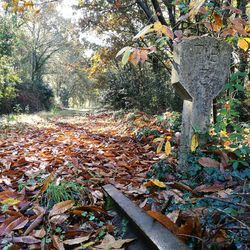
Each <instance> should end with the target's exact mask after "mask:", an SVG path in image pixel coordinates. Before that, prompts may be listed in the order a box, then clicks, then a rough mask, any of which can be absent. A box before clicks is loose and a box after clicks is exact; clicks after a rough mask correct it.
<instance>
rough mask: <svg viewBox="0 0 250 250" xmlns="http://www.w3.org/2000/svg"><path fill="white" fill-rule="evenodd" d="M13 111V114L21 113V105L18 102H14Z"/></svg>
mask: <svg viewBox="0 0 250 250" xmlns="http://www.w3.org/2000/svg"><path fill="white" fill-rule="evenodd" d="M13 111H14V113H15V114H17V115H19V114H21V113H22V111H23V109H22V107H21V105H20V104H16V105H15V106H14V107H13Z"/></svg>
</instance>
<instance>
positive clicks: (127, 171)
mask: <svg viewBox="0 0 250 250" xmlns="http://www.w3.org/2000/svg"><path fill="white" fill-rule="evenodd" d="M145 124H147V125H148V126H150V127H152V129H154V130H155V131H156V130H157V129H158V131H159V133H160V134H164V135H167V136H169V138H170V136H172V137H173V136H174V135H173V132H171V131H169V130H165V131H163V130H161V128H160V127H159V126H157V125H156V124H155V119H153V118H152V119H151V118H149V117H148V116H146V115H144V114H143V113H138V114H137V115H136V116H135V117H134V118H133V120H132V122H131V121H130V119H128V118H126V119H123V120H122V119H114V116H113V115H112V114H109V113H100V114H91V113H88V112H80V113H79V112H76V111H62V112H59V113H57V114H49V113H40V114H37V115H20V116H17V117H6V118H5V122H4V121H2V123H1V127H0V169H1V173H0V174H1V175H0V203H1V213H0V223H1V224H0V239H1V241H0V244H1V249H60V250H61V249H122V248H123V247H124V245H125V244H126V243H129V242H130V241H131V240H130V239H122V236H123V231H124V228H116V227H115V226H114V224H113V222H112V214H109V212H107V211H106V210H105V204H104V203H105V198H104V194H103V190H102V186H103V185H105V184H113V185H114V186H115V187H116V188H118V189H119V190H121V191H122V192H123V193H124V194H125V195H126V196H128V197H129V198H130V199H131V200H133V201H134V202H136V203H137V204H138V206H140V207H141V208H143V209H144V210H145V211H147V213H148V214H149V215H150V216H152V217H154V218H155V219H156V220H158V221H160V222H161V223H162V224H163V225H164V226H166V227H167V228H168V229H169V230H170V231H172V232H173V233H174V234H176V235H178V236H179V237H182V240H187V239H188V240H189V241H190V239H191V241H190V242H189V244H190V246H192V244H196V246H199V244H200V245H205V244H206V242H207V243H211V242H212V243H216V244H222V245H223V246H229V245H230V244H231V243H232V241H233V239H232V240H231V241H228V240H227V239H228V230H230V232H231V234H230V235H231V236H232V235H233V236H232V237H236V236H237V237H239V236H242V237H245V235H247V233H249V225H248V222H249V221H248V220H249V217H248V216H249V213H250V211H249V208H250V204H249V191H248V190H249V183H247V179H244V178H240V180H238V181H236V180H235V179H234V178H233V177H232V176H230V175H227V176H226V177H225V176H224V175H225V172H226V173H227V171H226V170H224V169H223V164H222V163H223V161H224V165H225V166H228V163H225V161H227V160H228V159H227V156H226V155H225V154H224V155H223V154H218V155H219V156H218V157H220V158H219V159H218V161H216V160H215V159H210V158H208V157H206V158H205V157H203V159H202V160H201V161H200V165H201V166H206V167H208V168H209V169H210V170H209V171H210V172H209V171H208V172H203V173H200V174H199V175H198V178H199V180H198V179H197V176H195V175H194V176H193V184H192V185H191V184H190V183H189V182H188V181H186V180H184V179H185V178H187V177H185V178H184V177H180V173H178V172H177V159H176V154H175V153H174V152H173V153H172V154H173V155H172V156H171V155H170V156H166V154H165V153H163V152H161V153H159V152H158V154H156V150H158V151H159V149H157V147H156V146H155V143H152V139H154V138H155V137H156V136H152V135H147V136H146V137H145V138H140V140H137V139H138V137H137V139H136V136H135V135H136V134H137V135H138V129H141V128H143V127H144V126H145ZM167 138H168V137H167ZM141 139H142V140H141ZM171 143H172V148H173V149H174V148H176V147H177V142H176V141H173V142H171ZM166 144H167V143H166ZM167 150H171V149H167ZM199 159H201V157H200V156H199ZM211 162H212V163H211ZM211 164H214V166H213V167H211V166H210V165H211ZM218 164H219V165H218ZM217 165H218V166H217ZM216 166H217V168H218V171H221V172H223V176H224V177H225V178H224V179H223V180H222V179H221V180H218V181H217V180H215V179H213V178H215V176H214V177H213V175H216V178H219V177H218V173H214V172H211V169H212V171H214V169H215V168H216ZM196 168H197V165H196ZM200 169H201V167H200ZM198 170H199V169H195V171H197V172H198ZM192 171H194V170H192ZM163 176H164V177H163ZM208 176H209V178H210V179H209V178H208ZM189 177H190V176H189ZM204 180H206V183H204ZM236 193H237V194H238V196H237V200H235V199H234V198H235V194H236ZM247 194H248V196H247ZM233 199H234V200H233ZM211 204H212V205H211ZM211 206H214V209H213V210H212V211H209V209H208V207H211ZM237 210H240V211H241V212H240V213H237ZM211 216H212V217H213V216H214V221H213V219H211ZM247 218H248V219H247ZM204 225H205V226H204ZM207 228H208V229H209V230H210V231H209V230H208V229H207ZM211 228H212V229H211ZM206 229H207V230H206ZM211 230H212V231H211ZM235 230H236V231H237V230H238V231H237V232H235ZM246 241H247V236H246ZM197 242H198V243H197ZM234 242H235V241H234ZM236 242H240V243H241V244H246V245H247V244H248V243H249V242H245V241H244V240H243V239H242V238H241V239H239V240H238V241H236ZM240 243H238V244H240ZM228 244H229V245H228ZM200 249H201V248H200Z"/></svg>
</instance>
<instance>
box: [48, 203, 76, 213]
mask: <svg viewBox="0 0 250 250" xmlns="http://www.w3.org/2000/svg"><path fill="white" fill-rule="evenodd" d="M74 204H75V201H73V200H67V201H62V202H59V203H57V204H55V205H54V206H53V208H52V210H51V211H50V213H49V217H52V216H55V215H58V214H63V213H65V212H66V211H68V210H69V209H71V208H72V207H73V206H74Z"/></svg>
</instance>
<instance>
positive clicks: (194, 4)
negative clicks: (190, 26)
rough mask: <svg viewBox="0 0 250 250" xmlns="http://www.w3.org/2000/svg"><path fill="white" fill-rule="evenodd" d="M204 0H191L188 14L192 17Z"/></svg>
mask: <svg viewBox="0 0 250 250" xmlns="http://www.w3.org/2000/svg"><path fill="white" fill-rule="evenodd" d="M205 1H206V0H191V2H190V4H189V9H190V11H189V16H190V17H191V18H193V17H194V16H195V15H196V14H197V13H198V12H199V9H200V7H201V6H202V5H203V4H204V3H205Z"/></svg>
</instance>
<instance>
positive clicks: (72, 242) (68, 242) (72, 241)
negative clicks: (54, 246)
mask: <svg viewBox="0 0 250 250" xmlns="http://www.w3.org/2000/svg"><path fill="white" fill-rule="evenodd" d="M89 236H90V235H88V236H85V237H79V238H75V239H69V240H64V241H63V243H64V244H65V245H76V244H81V243H83V242H85V241H87V240H88V239H89Z"/></svg>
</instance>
